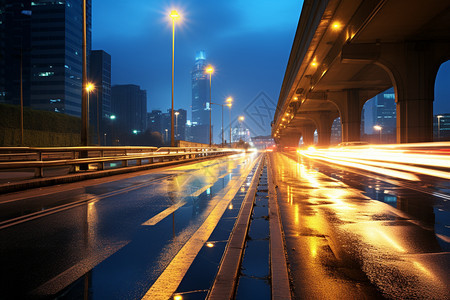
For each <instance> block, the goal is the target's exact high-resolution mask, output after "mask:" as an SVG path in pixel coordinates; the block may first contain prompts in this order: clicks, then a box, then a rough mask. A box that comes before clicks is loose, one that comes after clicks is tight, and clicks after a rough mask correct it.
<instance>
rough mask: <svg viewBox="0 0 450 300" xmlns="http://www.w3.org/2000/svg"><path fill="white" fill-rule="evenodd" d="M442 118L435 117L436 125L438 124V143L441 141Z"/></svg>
mask: <svg viewBox="0 0 450 300" xmlns="http://www.w3.org/2000/svg"><path fill="white" fill-rule="evenodd" d="M442 117H443V116H442V115H439V116H436V118H437V123H438V141H440V140H441V118H442Z"/></svg>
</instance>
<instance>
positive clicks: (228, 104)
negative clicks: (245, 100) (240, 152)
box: [225, 97, 233, 147]
mask: <svg viewBox="0 0 450 300" xmlns="http://www.w3.org/2000/svg"><path fill="white" fill-rule="evenodd" d="M225 101H226V103H227V106H228V107H229V108H230V118H229V119H230V147H231V142H232V141H231V106H232V105H233V104H232V102H233V98H231V97H228V98H227V100H225Z"/></svg>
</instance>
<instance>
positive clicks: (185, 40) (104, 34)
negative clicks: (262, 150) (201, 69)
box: [93, 0, 301, 137]
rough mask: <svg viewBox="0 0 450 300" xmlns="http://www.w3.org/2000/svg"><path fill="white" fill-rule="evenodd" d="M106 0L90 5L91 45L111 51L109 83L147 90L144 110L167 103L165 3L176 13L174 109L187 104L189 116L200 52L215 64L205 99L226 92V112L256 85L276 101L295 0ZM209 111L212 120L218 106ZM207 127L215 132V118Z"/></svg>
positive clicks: (246, 99) (243, 102)
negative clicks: (118, 0)
mask: <svg viewBox="0 0 450 300" xmlns="http://www.w3.org/2000/svg"><path fill="white" fill-rule="evenodd" d="M110 3H111V2H110V1H101V0H97V1H94V3H93V49H102V50H105V51H106V52H108V53H110V54H111V56H112V84H129V83H132V84H138V85H140V86H141V87H142V88H143V89H145V90H147V91H148V109H149V110H152V109H157V110H162V111H165V110H166V109H168V108H170V97H171V94H170V92H171V87H170V85H171V69H170V61H171V23H170V21H169V20H168V18H167V15H168V12H170V10H171V8H176V9H179V13H180V14H181V15H182V17H183V20H182V21H181V22H180V23H177V27H176V32H175V96H174V107H175V109H178V108H183V109H186V110H188V119H191V70H192V66H193V65H194V63H195V55H196V53H197V52H198V51H200V50H205V51H206V53H207V55H208V63H211V64H212V65H213V66H214V67H215V73H214V75H213V78H212V100H213V102H214V101H217V102H218V103H222V102H224V101H225V99H226V98H227V97H229V96H232V97H233V99H234V100H235V101H234V102H233V110H232V114H233V118H235V117H236V114H237V112H238V111H243V110H244V109H245V108H246V106H247V104H248V103H250V102H251V101H252V100H253V99H254V98H255V97H256V96H257V95H258V94H259V93H260V92H261V91H263V92H265V93H266V94H267V95H268V96H270V98H271V99H272V101H273V102H274V103H276V101H277V99H278V94H279V90H280V87H281V83H282V80H283V74H284V71H285V68H286V65H287V61H288V58H289V54H290V48H291V45H292V41H293V37H294V34H295V30H296V27H297V23H298V19H299V16H300V10H301V6H300V5H299V4H298V1H291V0H288V1H283V3H280V4H277V6H276V7H274V5H273V4H272V3H271V2H270V1H262V2H261V1H246V2H245V5H244V4H243V3H244V2H243V1H237V2H234V3H228V2H225V1H220V2H214V3H209V2H206V3H204V2H201V3H200V2H199V1H185V2H183V3H182V4H181V3H180V5H176V4H174V5H172V6H167V5H166V4H165V3H164V2H162V1H159V2H156V3H155V2H151V3H147V2H146V1H135V2H133V4H126V3H117V5H116V4H114V5H110ZM197 4H199V5H197ZM200 4H201V5H200ZM242 7H245V9H242ZM124 15H126V16H131V15H132V16H133V18H128V17H127V18H125V17H124ZM118 19H121V20H122V19H124V20H123V22H120V23H117V21H116V20H118ZM212 113H213V120H218V121H219V122H220V118H221V115H220V109H213V112H212ZM213 125H215V126H214V127H215V132H214V136H215V137H216V136H217V134H218V133H219V130H220V124H219V123H217V124H213ZM269 130H270V128H268V129H267V134H269Z"/></svg>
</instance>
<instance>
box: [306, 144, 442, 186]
mask: <svg viewBox="0 0 450 300" xmlns="http://www.w3.org/2000/svg"><path fill="white" fill-rule="evenodd" d="M431 144H432V146H429V145H431ZM297 152H298V153H299V154H300V155H304V156H306V157H308V158H312V159H317V160H322V161H326V162H329V163H333V164H339V165H344V166H348V167H352V168H358V169H364V170H367V171H370V172H374V173H379V174H383V175H387V176H391V177H396V178H401V179H406V180H411V181H419V180H420V179H419V178H418V177H417V176H416V175H417V174H421V175H427V176H433V177H438V178H443V179H447V180H448V179H450V143H421V144H406V145H405V144H395V145H381V146H373V145H372V146H367V147H361V146H359V147H348V148H347V147H346V148H329V149H313V148H310V149H308V150H297Z"/></svg>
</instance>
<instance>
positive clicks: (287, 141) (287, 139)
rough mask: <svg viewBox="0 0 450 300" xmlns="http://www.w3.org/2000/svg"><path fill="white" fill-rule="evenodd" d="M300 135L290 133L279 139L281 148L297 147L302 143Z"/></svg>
mask: <svg viewBox="0 0 450 300" xmlns="http://www.w3.org/2000/svg"><path fill="white" fill-rule="evenodd" d="M300 136H301V135H300V133H297V132H296V133H289V134H286V135H283V136H281V137H280V138H279V145H280V146H281V147H297V146H298V143H299V141H300Z"/></svg>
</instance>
